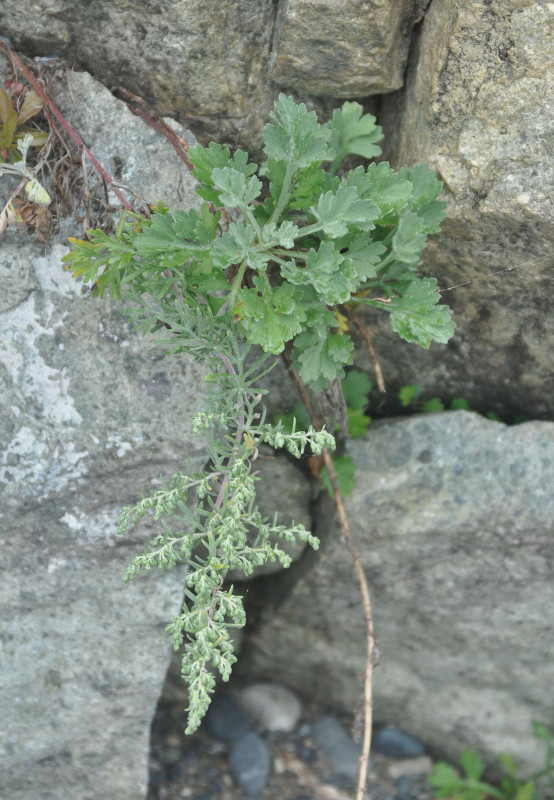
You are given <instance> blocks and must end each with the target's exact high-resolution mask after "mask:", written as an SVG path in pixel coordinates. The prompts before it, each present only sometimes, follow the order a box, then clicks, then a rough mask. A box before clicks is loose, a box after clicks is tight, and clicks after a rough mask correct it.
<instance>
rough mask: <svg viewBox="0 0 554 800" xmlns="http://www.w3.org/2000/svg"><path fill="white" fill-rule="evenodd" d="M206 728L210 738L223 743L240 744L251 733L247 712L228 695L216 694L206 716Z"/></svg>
mask: <svg viewBox="0 0 554 800" xmlns="http://www.w3.org/2000/svg"><path fill="white" fill-rule="evenodd" d="M206 726H207V729H208V733H209V734H210V736H213V738H214V739H221V740H222V741H223V742H229V743H230V744H232V743H233V742H238V741H239V740H240V739H242V738H243V737H244V736H246V735H247V734H248V733H249V732H250V728H251V725H250V720H249V718H248V715H247V714H246V712H245V711H244V710H243V709H242V708H241V707H240V706H239V704H238V703H237V702H236V701H235V700H233V698H232V697H230V696H229V695H227V694H216V695H214V698H213V700H212V702H211V704H210V707H209V709H208V713H207V714H206Z"/></svg>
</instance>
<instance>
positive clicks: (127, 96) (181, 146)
mask: <svg viewBox="0 0 554 800" xmlns="http://www.w3.org/2000/svg"><path fill="white" fill-rule="evenodd" d="M115 91H116V92H117V94H118V95H120V96H121V97H122V99H123V100H124V102H125V103H126V104H127V107H128V109H129V111H131V112H132V113H133V114H136V116H138V117H141V119H143V120H144V121H145V122H147V123H148V125H150V126H151V127H152V128H154V130H156V131H158V132H159V133H161V134H162V136H165V138H166V139H167V140H168V142H170V144H172V145H173V147H174V148H175V150H176V152H177V155H178V156H179V158H180V159H182V160H183V161H184V162H185V164H186V165H187V167H188V169H189V170H190V171H191V172H192V170H193V166H192V164H191V162H190V161H189V159H188V156H187V152H188V150H189V146H188V144H187V142H186V141H185V140H184V139H183V137H182V136H179V134H178V133H177V132H176V131H174V130H173V128H172V127H170V126H169V125H168V124H167V122H166V121H165V120H164V119H162V118H161V117H160V116H159V115H158V114H156V112H155V111H154V110H153V109H152V108H150V106H149V105H148V104H147V102H146V100H144V99H143V98H142V97H140V96H139V95H138V94H133V93H132V92H130V91H128V89H125V88H123V86H117V87H116V88H115Z"/></svg>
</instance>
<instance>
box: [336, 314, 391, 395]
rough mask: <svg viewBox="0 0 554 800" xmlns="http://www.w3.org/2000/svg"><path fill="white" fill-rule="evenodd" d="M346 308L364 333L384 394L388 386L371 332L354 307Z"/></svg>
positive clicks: (381, 390)
mask: <svg viewBox="0 0 554 800" xmlns="http://www.w3.org/2000/svg"><path fill="white" fill-rule="evenodd" d="M344 310H345V312H346V315H347V316H348V317H350V319H351V320H352V322H353V323H354V325H355V326H356V328H357V329H358V331H359V332H360V334H361V335H362V338H363V340H364V342H365V343H366V345H367V349H368V350H369V355H370V358H371V363H372V364H373V370H374V372H375V378H376V380H377V387H378V389H379V391H380V392H383V394H384V393H385V392H386V391H387V390H386V387H385V381H384V380H383V373H382V371H381V364H380V363H379V359H378V358H377V353H376V351H375V348H374V346H373V342H372V341H371V337H370V335H369V333H368V332H367V330H366V329H365V327H364V325H363V323H362V321H361V320H360V318H359V316H358V315H357V314H356V312H355V311H354V309H353V308H348V307H347V306H344Z"/></svg>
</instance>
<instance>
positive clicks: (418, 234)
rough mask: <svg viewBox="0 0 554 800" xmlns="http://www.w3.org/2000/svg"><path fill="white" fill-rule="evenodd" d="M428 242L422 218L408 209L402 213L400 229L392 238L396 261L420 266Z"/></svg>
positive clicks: (399, 220) (399, 222)
mask: <svg viewBox="0 0 554 800" xmlns="http://www.w3.org/2000/svg"><path fill="white" fill-rule="evenodd" d="M426 240H427V236H426V234H425V233H424V232H423V220H422V219H421V217H418V215H417V214H414V213H413V212H412V211H408V210H406V209H404V210H403V211H401V212H400V216H399V218H398V227H397V229H396V231H395V233H394V236H393V237H392V251H393V253H394V256H395V258H396V260H397V261H400V262H402V263H404V264H411V265H417V264H419V262H420V261H421V254H422V252H423V249H424V247H425V242H426Z"/></svg>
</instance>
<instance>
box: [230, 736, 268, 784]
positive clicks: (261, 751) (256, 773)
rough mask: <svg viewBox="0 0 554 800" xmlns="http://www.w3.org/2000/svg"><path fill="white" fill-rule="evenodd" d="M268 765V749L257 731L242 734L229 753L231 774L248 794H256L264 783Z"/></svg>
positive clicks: (266, 777)
mask: <svg viewBox="0 0 554 800" xmlns="http://www.w3.org/2000/svg"><path fill="white" fill-rule="evenodd" d="M269 766H270V757H269V750H268V749H267V747H266V745H265V743H264V741H263V739H261V738H260V737H259V736H258V734H257V733H248V734H247V735H246V736H243V737H242V739H240V740H239V741H238V742H236V744H234V745H233V749H232V750H231V753H230V754H229V768H230V770H231V775H232V776H233V778H234V779H235V781H236V782H237V784H238V785H239V786H240V788H241V789H243V790H244V791H245V792H246V793H247V794H249V795H255V794H257V793H258V792H259V791H260V789H263V787H264V786H265V785H266V783H267V779H268V778H269Z"/></svg>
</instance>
